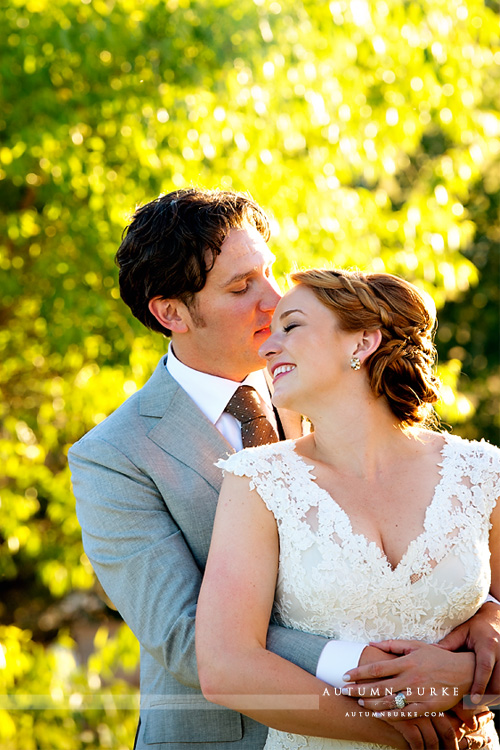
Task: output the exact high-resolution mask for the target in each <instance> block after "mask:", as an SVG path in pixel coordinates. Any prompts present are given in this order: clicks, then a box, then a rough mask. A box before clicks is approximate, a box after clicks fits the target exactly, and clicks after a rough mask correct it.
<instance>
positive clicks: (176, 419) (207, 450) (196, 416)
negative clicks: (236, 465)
mask: <svg viewBox="0 0 500 750" xmlns="http://www.w3.org/2000/svg"><path fill="white" fill-rule="evenodd" d="M140 410H141V414H142V415H143V416H148V417H157V418H159V419H158V421H157V420H155V424H154V425H153V427H152V429H151V430H150V432H149V433H148V437H149V438H150V439H151V440H152V441H153V442H155V443H156V444H157V445H158V446H159V447H160V448H161V449H162V450H164V451H166V453H169V454H170V455H171V456H173V457H174V458H176V459H177V460H178V461H181V462H182V463H183V464H185V465H186V466H189V467H190V468H191V469H193V470H194V471H196V473H197V474H199V475H200V476H202V477H203V478H204V479H206V481H207V482H208V483H209V484H211V485H212V487H214V489H215V490H217V492H218V491H219V490H220V485H221V481H222V473H221V471H220V469H218V468H217V467H216V466H215V465H214V464H215V462H216V461H218V459H219V458H222V457H225V456H227V455H229V454H231V453H234V449H233V448H232V446H231V445H230V444H229V443H228V442H227V440H225V438H224V437H223V436H222V435H221V434H220V432H219V431H218V430H217V429H216V427H214V425H213V424H212V423H211V422H210V421H209V420H208V419H207V418H206V417H205V415H204V414H203V413H202V412H201V411H200V409H199V408H198V407H197V406H196V404H195V403H194V402H193V401H192V399H191V398H190V397H189V396H188V395H187V393H186V392H185V391H184V390H183V389H182V388H181V387H180V385H179V384H178V383H177V381H175V380H174V379H173V377H172V376H171V375H170V373H169V372H168V371H167V369H166V367H165V358H163V359H162V360H160V362H159V364H158V367H157V368H156V370H155V372H154V373H153V375H152V376H151V378H150V380H149V381H148V382H147V383H146V385H145V386H144V388H143V389H142V392H141V405H140Z"/></svg>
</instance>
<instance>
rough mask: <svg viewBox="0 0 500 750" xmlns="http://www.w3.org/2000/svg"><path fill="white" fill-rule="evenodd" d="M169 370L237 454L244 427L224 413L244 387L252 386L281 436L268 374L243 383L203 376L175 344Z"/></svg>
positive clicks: (250, 377) (254, 374)
mask: <svg viewBox="0 0 500 750" xmlns="http://www.w3.org/2000/svg"><path fill="white" fill-rule="evenodd" d="M167 370H168V371H169V373H170V374H171V376H172V377H173V379H174V380H176V381H177V382H178V383H179V385H180V386H181V388H182V389H183V390H185V391H186V393H187V394H188V396H190V397H191V398H192V400H193V401H194V403H195V404H196V406H197V407H198V408H199V409H200V411H202V412H203V414H204V415H205V416H206V418H207V419H208V420H209V421H210V422H211V423H212V424H213V425H214V426H215V427H216V428H217V429H218V430H219V432H220V433H221V434H222V435H223V436H224V437H225V438H226V440H227V441H228V443H229V444H230V445H232V446H233V448H234V449H235V450H236V451H240V450H242V448H243V443H242V440H241V425H240V422H238V420H237V419H236V417H233V415H232V414H228V413H227V412H226V411H224V409H225V408H226V406H227V404H228V402H229V400H230V399H231V398H232V397H233V396H234V394H235V392H236V390H237V388H239V386H240V385H249V386H251V387H252V388H255V390H256V391H257V393H258V395H259V398H260V401H261V404H262V406H263V407H264V411H265V413H266V416H267V418H268V420H269V421H270V422H271V424H272V426H273V427H274V429H275V430H276V433H277V432H278V428H277V424H276V418H275V416H274V411H273V406H272V403H271V394H270V393H269V388H268V386H267V382H266V378H265V376H264V370H257V372H251V373H250V375H248V376H247V377H246V378H245V380H243V382H241V383H237V382H235V381H234V380H227V379H226V378H219V377H217V376H216V375H209V374H208V373H206V372H200V370H193V368H192V367H188V366H187V365H185V364H184V363H183V362H181V361H180V360H178V359H177V357H176V356H175V354H174V350H173V348H172V344H170V346H169V348H168V357H167Z"/></svg>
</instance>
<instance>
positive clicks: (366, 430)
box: [309, 399, 409, 476]
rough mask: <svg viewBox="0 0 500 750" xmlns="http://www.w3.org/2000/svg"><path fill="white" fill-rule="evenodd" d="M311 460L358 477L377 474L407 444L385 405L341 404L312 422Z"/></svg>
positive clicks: (404, 435)
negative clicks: (359, 475)
mask: <svg viewBox="0 0 500 750" xmlns="http://www.w3.org/2000/svg"><path fill="white" fill-rule="evenodd" d="M311 421H312V422H313V424H314V432H313V433H312V434H311V436H310V438H311V440H310V443H309V446H310V448H309V450H310V451H311V455H310V457H311V458H312V459H313V460H314V459H315V460H319V461H323V462H324V463H328V464H331V465H334V466H336V467H337V468H338V469H340V470H343V471H346V472H354V473H355V474H356V475H358V474H362V475H365V476H366V475H367V474H371V473H376V472H377V471H378V469H379V468H380V464H381V463H385V462H386V461H387V459H388V458H389V459H390V458H391V456H392V457H394V452H396V453H398V452H399V451H400V449H402V448H403V446H405V445H406V446H407V444H408V437H409V435H408V433H405V432H403V431H402V429H401V427H400V424H399V422H398V420H397V419H396V418H395V417H394V415H393V414H392V412H391V411H390V409H389V408H388V407H387V405H386V403H385V402H382V401H381V400H380V399H377V400H376V401H373V402H372V403H371V404H369V405H367V404H366V403H361V402H360V403H359V404H355V403H354V404H353V402H350V403H349V404H340V405H338V406H337V407H336V408H333V409H328V410H326V411H323V412H322V413H321V414H318V415H316V417H315V418H313V419H312V420H311Z"/></svg>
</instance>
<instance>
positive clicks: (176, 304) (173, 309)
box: [148, 297, 189, 333]
mask: <svg viewBox="0 0 500 750" xmlns="http://www.w3.org/2000/svg"><path fill="white" fill-rule="evenodd" d="M148 307H149V312H150V313H151V315H154V317H155V318H156V320H157V321H158V322H159V323H161V325H162V326H164V327H165V328H168V329H169V330H170V331H172V333H186V332H187V331H188V330H189V326H188V320H189V312H188V309H187V307H186V305H185V304H184V303H183V302H181V301H180V300H179V299H164V298H163V297H153V299H151V300H149V303H148Z"/></svg>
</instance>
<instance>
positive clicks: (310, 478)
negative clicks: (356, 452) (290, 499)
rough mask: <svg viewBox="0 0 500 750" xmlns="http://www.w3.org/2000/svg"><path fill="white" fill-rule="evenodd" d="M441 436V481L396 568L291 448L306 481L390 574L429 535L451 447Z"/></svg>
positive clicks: (292, 446)
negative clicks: (327, 502)
mask: <svg viewBox="0 0 500 750" xmlns="http://www.w3.org/2000/svg"><path fill="white" fill-rule="evenodd" d="M441 434H442V435H443V436H444V441H443V446H442V448H441V450H440V458H441V460H440V461H439V462H438V463H437V464H436V466H437V467H438V469H439V479H438V481H437V483H436V484H435V486H434V490H433V493H432V497H431V499H430V501H429V503H428V505H427V507H426V509H425V514H424V522H423V528H422V531H421V532H420V533H419V534H418V535H417V536H416V537H415V538H414V539H412V540H411V541H410V542H409V543H408V545H407V547H406V550H405V551H404V552H403V555H402V556H401V559H400V560H399V562H398V563H397V564H396V565H395V566H392V564H391V562H390V561H389V558H388V557H387V555H386V553H385V552H384V550H383V548H382V547H380V545H379V544H377V542H376V541H375V540H373V539H369V538H368V537H367V536H366V535H365V534H363V533H362V532H356V533H355V532H354V529H353V527H352V522H351V518H350V516H349V514H348V513H347V511H346V510H345V509H344V508H343V507H342V506H341V505H339V503H338V502H337V501H336V500H335V498H334V497H333V495H331V494H330V492H328V490H327V489H325V488H324V487H321V486H320V485H319V484H318V483H317V481H316V477H315V476H314V474H313V472H314V470H315V467H314V466H313V465H311V464H309V463H308V459H307V458H306V457H305V456H302V455H301V454H300V453H298V451H297V450H296V445H295V443H296V441H295V440H291V441H290V443H291V448H292V452H293V454H294V455H295V456H296V458H297V459H298V460H299V463H300V464H302V465H303V466H304V467H305V468H306V469H307V472H306V478H307V479H306V481H308V483H310V484H311V485H313V486H314V488H315V490H316V491H317V492H319V493H320V495H321V496H323V497H325V498H326V499H327V500H328V501H329V502H330V503H331V504H332V505H333V507H334V509H336V510H337V512H338V513H339V514H340V515H341V516H342V518H343V519H344V521H345V523H346V525H347V527H348V530H349V532H350V534H351V535H352V536H353V537H357V538H359V539H362V540H363V541H364V542H365V544H366V546H367V547H368V548H375V549H376V550H377V554H378V558H379V559H380V561H381V562H382V563H383V564H384V565H385V566H386V568H387V569H388V570H389V572H390V573H396V572H397V571H398V570H399V569H400V568H401V567H402V566H403V565H404V563H405V561H406V558H407V557H408V555H409V553H410V551H411V550H412V549H413V547H414V546H416V545H417V544H418V543H419V542H420V541H421V540H422V538H423V537H424V536H425V535H426V534H427V532H428V528H427V526H428V521H429V516H430V515H431V512H432V509H433V507H434V505H435V504H436V502H437V499H438V496H439V494H440V489H441V486H442V484H443V481H444V477H445V471H444V469H445V462H446V460H447V459H448V458H449V455H448V450H447V449H448V448H449V447H450V437H452V436H451V435H450V434H449V433H447V432H444V433H441Z"/></svg>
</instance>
